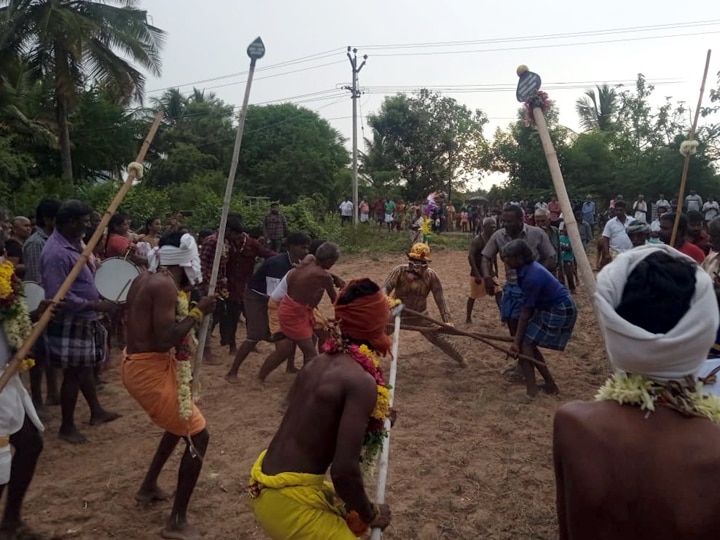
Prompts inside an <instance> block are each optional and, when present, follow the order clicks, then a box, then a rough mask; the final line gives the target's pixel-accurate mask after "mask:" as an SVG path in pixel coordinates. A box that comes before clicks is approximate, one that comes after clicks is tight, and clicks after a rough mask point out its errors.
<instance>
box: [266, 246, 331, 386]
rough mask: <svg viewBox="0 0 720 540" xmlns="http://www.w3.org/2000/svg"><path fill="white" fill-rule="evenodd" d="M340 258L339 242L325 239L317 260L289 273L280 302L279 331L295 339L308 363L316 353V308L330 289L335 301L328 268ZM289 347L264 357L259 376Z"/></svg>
mask: <svg viewBox="0 0 720 540" xmlns="http://www.w3.org/2000/svg"><path fill="white" fill-rule="evenodd" d="M339 258H340V249H339V248H338V246H337V244H334V243H332V242H325V243H324V244H323V245H321V246H320V247H319V248H318V249H317V251H316V252H315V260H314V261H312V262H311V263H310V264H307V265H303V266H300V267H298V268H296V269H295V270H293V271H292V272H290V273H289V274H288V275H287V293H286V294H285V297H284V298H283V299H282V301H281V302H280V305H279V306H278V320H279V322H280V331H281V332H282V333H283V335H284V336H285V337H286V338H288V339H289V340H291V341H293V342H294V343H295V344H296V345H297V346H298V347H300V350H301V351H302V353H303V364H304V365H305V364H307V363H308V362H309V361H310V360H312V359H313V358H314V357H315V356H316V355H317V351H316V349H315V344H314V343H313V335H314V327H315V319H314V317H313V310H314V309H315V308H316V307H317V306H318V304H319V303H320V300H322V297H323V294H325V293H327V295H328V296H329V297H330V301H331V302H335V298H336V297H337V293H336V292H335V287H334V281H333V277H332V275H331V274H330V272H329V270H330V268H332V267H333V265H334V264H335V263H336V262H337V260H338V259H339ZM287 355H288V353H287V350H285V349H284V348H279V349H276V350H275V351H274V352H273V353H272V354H271V355H270V356H268V357H267V358H266V359H265V362H264V363H263V365H262V367H261V368H260V380H261V381H264V380H265V379H266V378H267V376H268V375H269V374H270V373H271V372H272V371H273V370H274V369H275V368H277V367H278V366H279V365H280V364H282V363H283V361H284V360H285V359H286V358H287Z"/></svg>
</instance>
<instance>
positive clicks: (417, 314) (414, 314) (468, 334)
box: [403, 308, 543, 366]
mask: <svg viewBox="0 0 720 540" xmlns="http://www.w3.org/2000/svg"><path fill="white" fill-rule="evenodd" d="M403 311H405V313H407V314H408V315H410V316H411V317H420V318H421V319H425V320H426V321H428V322H431V323H433V324H437V325H438V326H439V327H440V328H442V329H443V330H445V331H447V332H448V333H452V334H456V335H458V336H465V337H469V338H473V339H476V340H478V341H481V342H483V343H484V344H485V345H487V346H488V347H492V348H493V349H495V350H496V351H500V352H504V353H505V354H507V355H510V356H512V357H513V358H518V359H520V360H527V361H528V362H530V363H531V364H533V365H540V366H542V365H543V364H542V362H538V361H537V360H536V359H535V358H533V357H532V356H526V355H524V354H521V353H514V352H511V351H510V349H505V348H503V347H500V346H499V345H496V344H495V343H493V342H492V341H490V340H487V339H485V338H482V337H479V336H478V335H477V334H473V333H472V332H465V331H464V330H460V329H459V328H455V327H454V326H453V325H451V324H447V323H444V322H440V321H437V320H435V319H433V318H432V317H430V316H428V315H425V314H424V313H420V312H419V311H413V310H412V309H407V308H404V309H403Z"/></svg>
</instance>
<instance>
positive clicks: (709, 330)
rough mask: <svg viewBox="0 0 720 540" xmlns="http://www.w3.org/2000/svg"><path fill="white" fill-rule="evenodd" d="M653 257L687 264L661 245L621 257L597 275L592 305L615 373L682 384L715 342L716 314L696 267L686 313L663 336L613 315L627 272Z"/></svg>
mask: <svg viewBox="0 0 720 540" xmlns="http://www.w3.org/2000/svg"><path fill="white" fill-rule="evenodd" d="M657 252H664V253H667V254H668V255H670V256H671V257H674V258H676V259H685V260H688V261H692V259H691V258H690V257H687V256H686V255H683V254H682V253H680V252H679V251H677V250H676V249H673V248H671V247H670V246H666V245H664V244H649V245H645V246H640V247H637V248H634V249H631V250H629V251H626V252H625V253H621V254H620V255H618V256H617V258H616V259H615V260H614V261H613V262H612V263H610V264H609V265H607V266H606V267H605V268H603V269H602V271H601V272H600V273H599V274H598V277H597V290H596V292H595V302H596V304H597V308H598V312H599V314H600V327H601V329H602V331H603V334H604V336H605V347H606V349H607V352H608V356H609V357H610V363H611V364H612V365H613V367H614V368H615V370H616V371H624V372H626V373H635V374H638V375H644V376H646V377H648V378H650V379H653V380H656V381H658V382H667V381H671V380H674V381H682V379H683V378H684V377H685V376H687V375H691V376H696V375H697V373H698V371H699V370H700V367H701V366H702V364H703V363H704V362H705V360H706V359H707V354H708V351H709V350H710V347H711V346H712V345H713V343H714V342H715V335H716V333H717V330H718V321H719V319H720V314H719V313H718V303H717V300H716V298H715V292H714V291H713V283H712V280H711V279H710V277H709V276H708V275H707V274H706V273H705V272H704V271H703V270H702V269H701V268H700V267H698V268H697V271H696V272H695V279H696V283H695V294H693V297H692V299H691V301H690V308H689V309H688V311H687V313H685V315H684V316H683V317H682V319H680V321H679V322H678V323H677V324H676V325H675V327H674V328H672V329H671V330H670V331H669V332H668V333H666V334H652V333H650V332H648V331H647V330H645V329H643V328H640V327H638V326H634V325H633V324H631V323H629V322H628V321H627V320H625V319H624V318H622V317H621V316H620V315H618V313H617V312H616V311H615V308H617V306H618V305H619V304H620V300H621V298H622V295H623V290H624V289H625V283H626V282H627V279H628V276H629V275H630V273H631V272H632V271H633V270H634V269H635V267H636V266H637V265H638V263H640V261H642V260H643V259H644V258H645V257H647V256H648V255H651V254H653V253H657Z"/></svg>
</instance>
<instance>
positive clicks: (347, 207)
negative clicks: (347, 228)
mask: <svg viewBox="0 0 720 540" xmlns="http://www.w3.org/2000/svg"><path fill="white" fill-rule="evenodd" d="M352 220H353V203H352V201H351V200H350V199H349V198H347V197H346V198H345V200H344V201H343V202H341V203H340V223H341V224H342V225H345V224H346V223H352Z"/></svg>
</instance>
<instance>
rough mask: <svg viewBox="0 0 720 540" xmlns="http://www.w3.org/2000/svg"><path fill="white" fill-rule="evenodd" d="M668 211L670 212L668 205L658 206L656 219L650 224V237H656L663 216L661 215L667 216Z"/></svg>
mask: <svg viewBox="0 0 720 540" xmlns="http://www.w3.org/2000/svg"><path fill="white" fill-rule="evenodd" d="M669 211H670V203H668V204H667V206H664V205H660V204H658V207H657V217H656V218H655V219H654V220H653V222H652V223H651V224H650V235H651V236H654V237H657V233H659V232H660V218H661V217H662V216H663V214H667V213H668V212H669Z"/></svg>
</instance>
